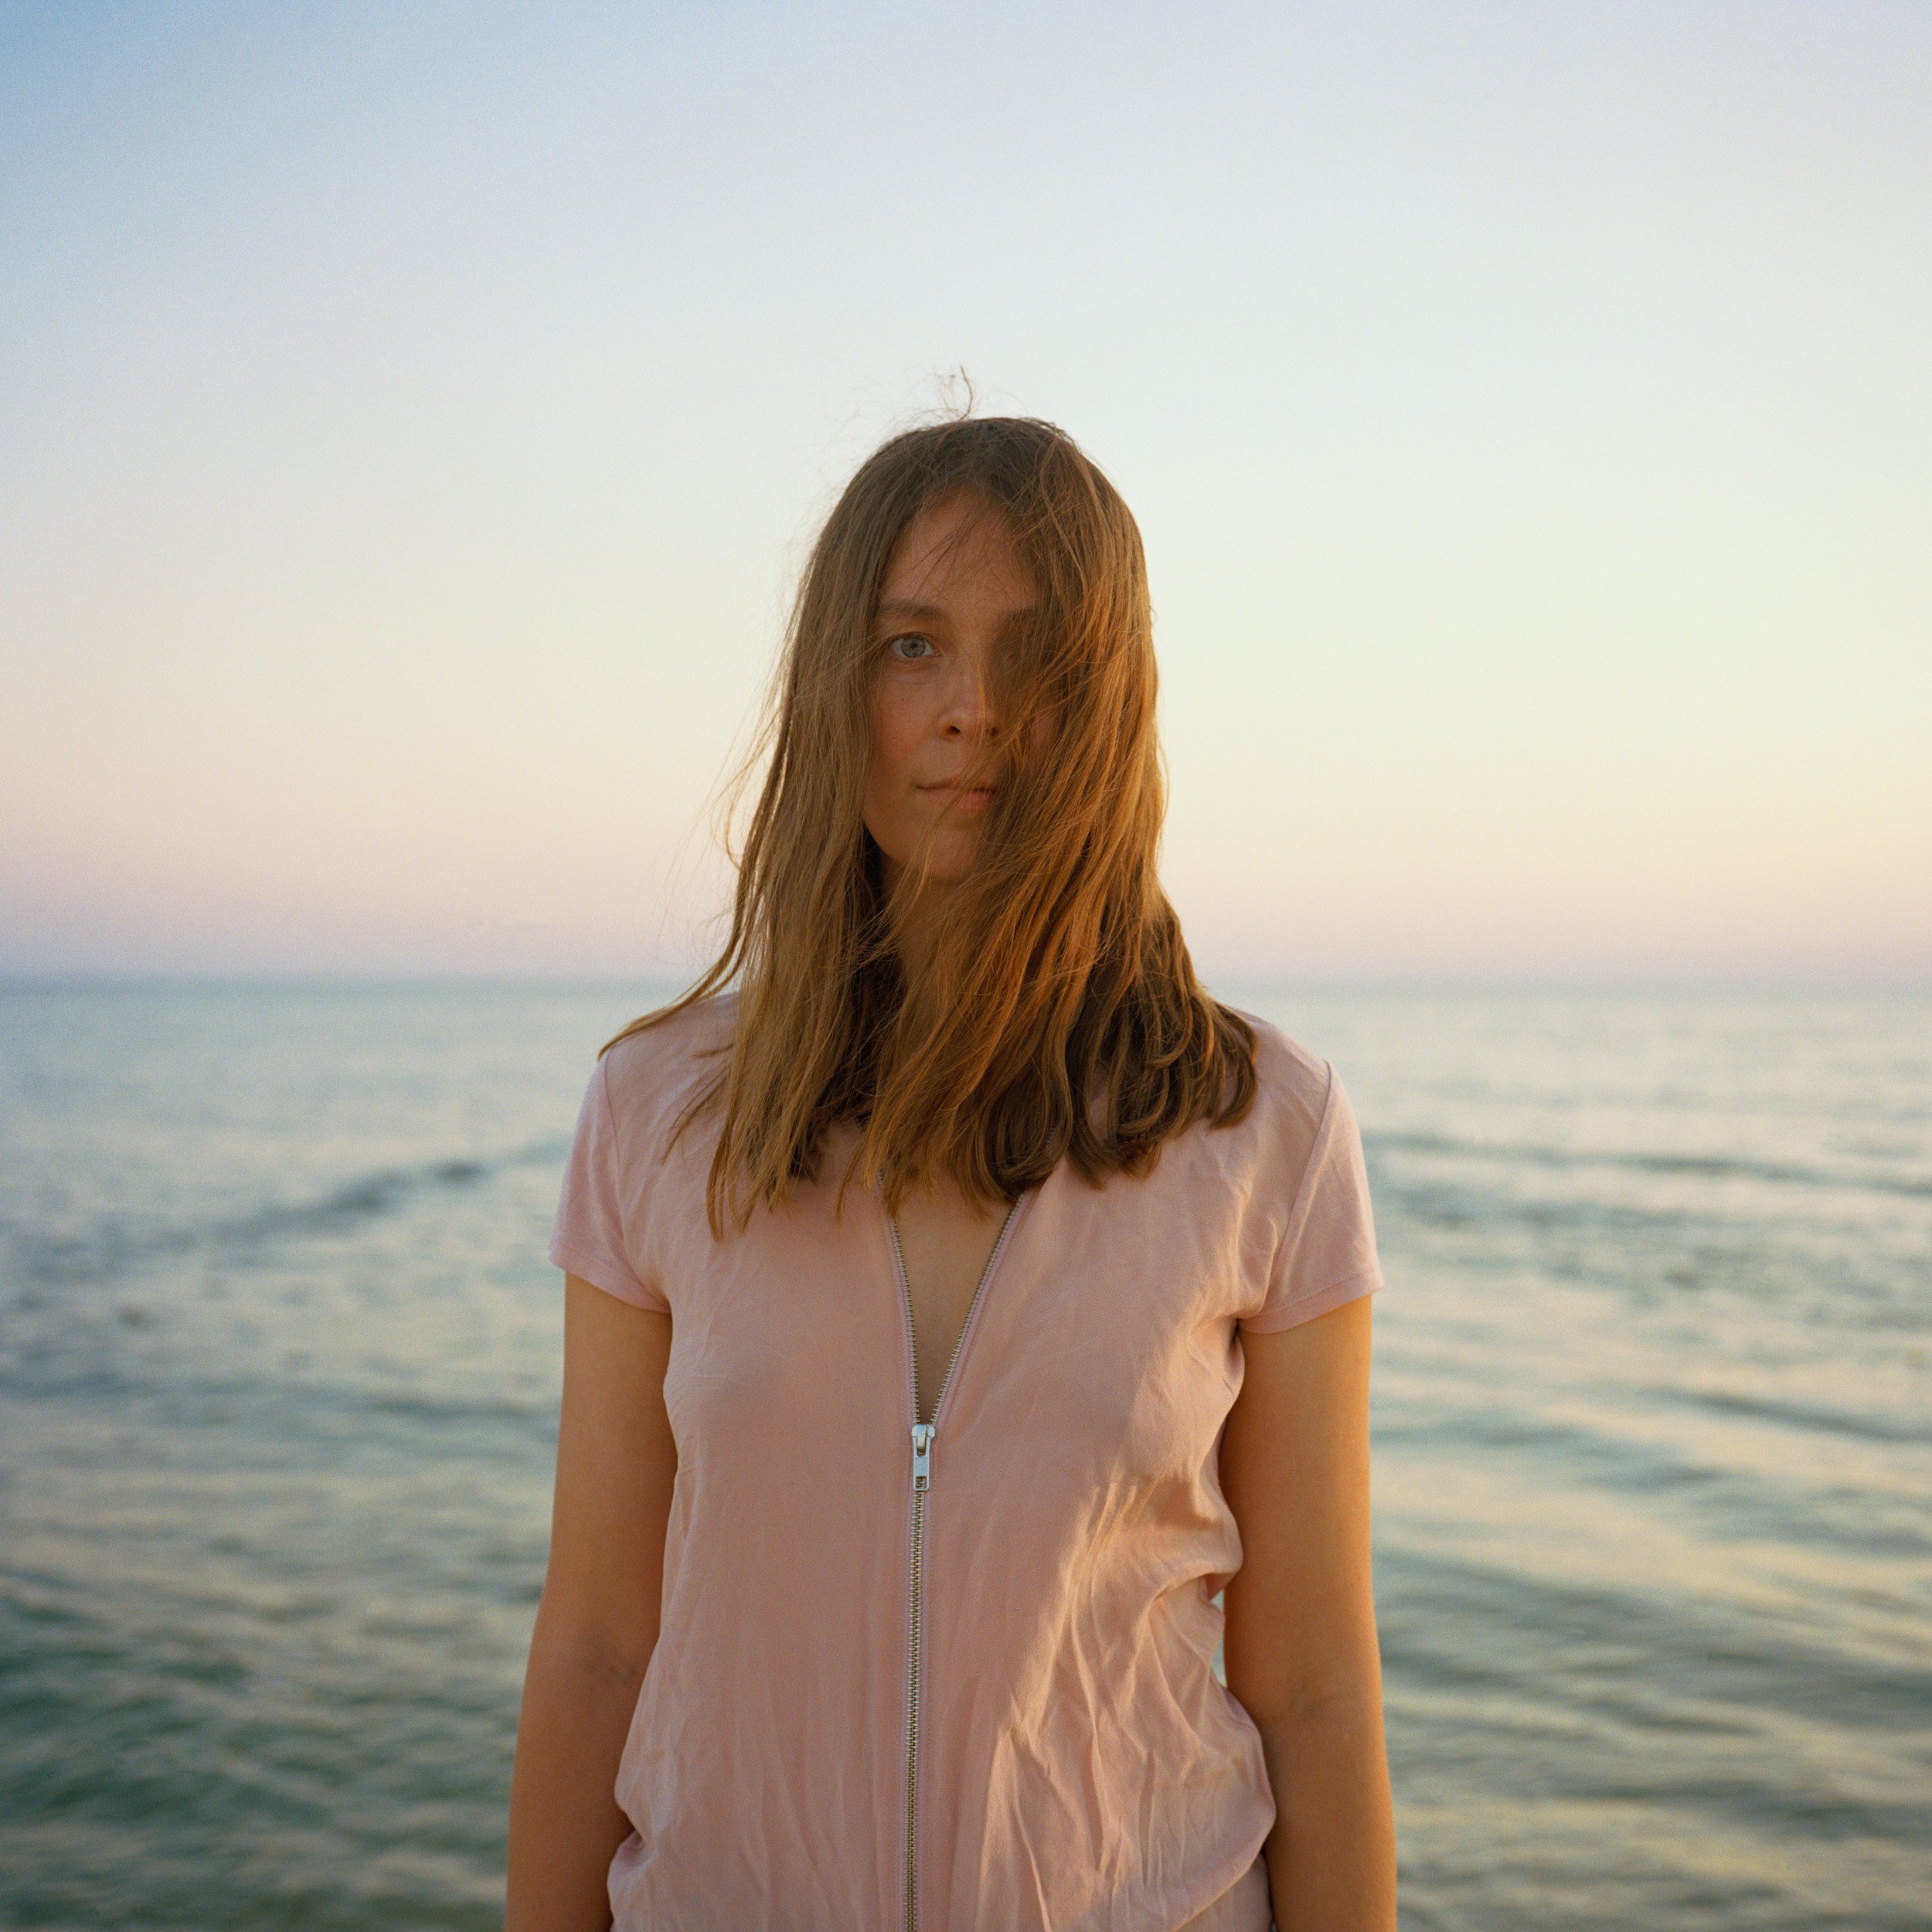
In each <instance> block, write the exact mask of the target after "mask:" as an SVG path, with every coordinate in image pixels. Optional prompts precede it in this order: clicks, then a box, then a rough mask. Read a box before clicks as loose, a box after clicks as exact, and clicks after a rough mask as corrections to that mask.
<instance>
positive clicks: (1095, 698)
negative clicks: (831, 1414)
mask: <svg viewBox="0 0 1932 1932" xmlns="http://www.w3.org/2000/svg"><path fill="white" fill-rule="evenodd" d="M960 496H964V497H966V498H968V499H969V500H976V501H977V502H978V505H981V507H982V508H983V509H985V511H986V512H989V513H992V514H995V515H998V516H999V517H1001V518H1002V519H1003V520H1004V522H1005V526H1006V529H1007V531H1008V532H1009V536H1010V537H1011V539H1012V543H1013V545H1014V547H1015V552H1016V553H1017V554H1018V556H1019V558H1020V559H1021V560H1022V562H1023V563H1025V564H1026V566H1027V567H1028V569H1029V570H1030V571H1031V573H1032V577H1033V580H1034V585H1035V589H1036V598H1037V603H1036V609H1035V612H1034V614H1033V617H1032V620H1031V621H1029V623H1028V624H1026V628H1025V631H1024V633H1023V634H1022V635H1020V636H1019V637H1017V638H1014V639H1012V641H1010V642H1009V644H1008V645H1005V646H1003V647H1002V650H1001V651H1000V652H999V653H998V662H996V663H995V666H994V667H993V668H992V681H993V683H994V686H995V689H994V690H993V692H992V709H993V715H994V716H995V719H997V720H998V726H999V729H998V731H997V733H994V734H989V738H990V740H991V742H990V743H989V745H988V748H987V750H986V751H985V753H983V754H982V755H981V757H980V758H979V759H978V761H977V762H976V764H975V766H974V767H973V773H974V775H975V776H978V775H988V776H992V775H995V774H996V786H997V788H996V794H995V798H994V799H993V801H992V804H991V806H990V808H988V810H987V811H986V813H985V818H984V820H983V821H982V830H981V835H980V838H979V842H978V848H977V852H976V855H975V859H974V862H973V863H972V866H971V869H970V870H969V871H968V872H967V873H965V874H964V876H961V877H960V878H959V879H956V880H954V881H952V882H950V883H949V885H948V886H947V891H948V894H949V899H948V904H947V912H946V915H945V917H944V920H942V921H940V922H937V923H938V924H939V926H940V930H939V931H938V933H937V937H935V939H934V942H933V947H932V951H931V953H930V958H929V961H927V967H926V970H924V971H923V972H921V973H920V974H919V975H915V976H913V977H912V978H910V980H909V979H908V978H907V976H906V975H903V974H902V973H901V971H900V964H899V961H898V958H897V957H896V954H895V953H894V951H893V946H892V941H891V935H892V933H893V930H895V923H896V919H897V918H898V917H899V916H900V914H902V913H903V910H904V906H905V905H906V903H910V899H911V897H912V896H913V895H915V894H917V893H920V892H922V891H924V890H927V889H930V881H929V879H927V874H926V870H925V866H924V865H923V862H921V863H920V864H915V865H909V866H905V867H903V868H902V869H901V871H900V875H899V876H898V878H897V879H896V883H895V886H894V888H893V889H894V892H895V893H898V894H901V895H903V899H902V900H901V902H900V904H898V905H894V904H892V903H888V898H887V894H886V890H885V888H884V886H883V876H884V873H883V866H882V864H881V854H880V852H879V849H878V847H877V845H876V843H875V842H874V841H873V839H872V836H871V835H870V833H869V832H868V831H867V830H866V826H865V824H864V821H863V817H862V808H863V804H864V798H865V792H866V779H867V772H868V766H869V760H870V756H871V737H872V689H873V682H874V679H875V678H876V675H877V672H878V666H879V660H880V657H881V654H882V651H883V642H884V640H883V638H882V637H881V636H880V634H879V631H878V630H877V628H876V617H877V613H876V606H877V604H878V600H879V594H880V589H881V586H882V584H883V581H884V578H885V576H886V569H887V566H888V563H889V560H890V559H891V556H892V554H893V549H894V546H896V544H897V543H898V542H899V540H900V537H901V536H903V534H904V533H905V532H906V529H907V527H908V526H909V525H910V524H911V522H913V519H914V518H915V517H917V515H919V514H920V512H921V511H922V510H924V509H927V508H929V507H930V506H933V505H937V504H938V503H940V502H944V501H947V500H948V499H951V498H956V497H960ZM1155 684H1156V676H1155V662H1154V642H1153V625H1152V615H1151V609H1150V607H1149V604H1148V589H1147V566H1146V560H1145V556H1144V554H1143V552H1142V549H1141V537H1140V532H1139V530H1138V528H1137V527H1136V526H1135V524H1134V519H1133V517H1132V515H1131V513H1130V512H1128V508H1127V505H1125V503H1124V502H1122V501H1121V498H1120V496H1119V495H1118V493H1117V492H1116V491H1115V490H1114V487H1113V485H1111V483H1109V482H1108V481H1107V478H1105V477H1104V475H1102V474H1101V473H1100V470H1099V469H1098V468H1097V467H1096V466H1095V465H1094V464H1093V463H1092V462H1091V461H1090V460H1089V459H1088V458H1087V457H1086V455H1084V454H1083V453H1082V451H1080V449H1079V448H1078V447H1077V446H1076V445H1075V444H1074V443H1073V440H1072V439H1071V438H1070V437H1068V436H1067V435H1066V434H1065V433H1064V432H1063V431H1062V430H1059V429H1056V427H1053V425H1052V424H1051V423H1043V422H1036V421H1033V420H1029V419H1024V418H1019V417H966V418H964V419H961V420H951V421H947V422H942V423H937V424H934V425H931V426H930V427H922V428H918V429H914V430H908V431H906V433H904V434H900V435H898V436H895V437H893V438H892V439H891V440H889V442H887V443H886V444H884V445H883V447H881V448H879V450H877V451H875V453H874V454H872V456H871V457H869V459H868V460H867V461H866V462H865V463H864V464H862V466H861V468H859V471H858V472H857V474H855V476H854V477H853V478H852V481H851V482H850V483H849V485H847V486H846V488H845V492H844V493H843V495H841V497H840V498H839V499H838V503H837V505H835V507H834V509H833V510H832V514H831V515H830V516H829V518H828V519H827V520H826V522H825V527H824V529H822V530H821V532H820V534H819V536H818V541H817V543H816V544H815V546H814V548H813V549H812V552H811V557H810V560H809V561H808V563H807V565H806V568H805V572H804V579H803V580H802V582H801V584H800V587H799V590H798V597H797V600H796V603H795V604H794V609H793V613H792V617H791V626H790V629H789V632H788V634H787V645H786V649H785V651H784V656H783V658H782V660H781V664H780V665H779V668H778V673H777V679H776V682H775V684H774V692H773V700H772V703H771V705H770V707H769V710H768V713H767V720H766V723H765V726H764V733H763V735H762V736H761V739H760V743H759V745H758V746H757V748H756V749H755V750H754V752H753V758H754V759H755V758H756V757H760V756H761V755H762V754H763V752H764V750H766V749H767V747H768V748H769V750H770V767H769V769H768V770H767V774H766V777H765V780H764V786H763V789H762V791H761V792H760V796H759V798H758V801H757V807H756V808H755V809H754V811H753V814H752V816H751V818H750V825H749V827H748V829H747V833H746V835H745V838H744V842H743V849H742V852H740V854H739V855H737V856H738V870H737V886H736V896H735V900H734V903H733V910H732V919H731V929H730V937H729V939H728V940H726V944H725V945H724V947H723V950H722V951H720V952H719V954H718V957H716V959H715V960H714V961H713V962H712V964H710V966H709V968H706V971H704V973H703V974H702V975H701V976H700V977H699V979H698V980H697V981H696V983H695V984H693V985H692V987H691V988H689V991H687V992H685V993H684V994H683V995H681V996H680V997H679V998H678V999H677V1000H675V1002H672V1004H671V1005H668V1006H665V1007H662V1008H660V1009H658V1010H656V1011H655V1012H651V1013H648V1014H646V1015H644V1017H643V1018H641V1019H638V1020H635V1021H634V1022H632V1023H631V1025H630V1026H628V1027H626V1028H625V1029H624V1031H623V1032H621V1033H619V1034H617V1036H616V1037H615V1038H614V1039H612V1040H611V1042H609V1043H608V1044H607V1047H606V1049H605V1050H606V1051H608V1050H609V1046H615V1045H616V1044H617V1040H620V1039H625V1038H627V1037H628V1036H629V1035H631V1034H632V1033H634V1032H639V1031H641V1030H642V1029H645V1028H647V1027H651V1026H657V1025H658V1024H660V1023H662V1022H663V1021H665V1020H666V1019H669V1018H670V1017H671V1016H672V1015H673V1014H675V1013H678V1012H682V1011H683V1010H684V1009H685V1008H686V1007H689V1006H690V1005H693V1004H694V1003H695V1002H698V1001H699V1000H702V999H705V998H709V997H710V996H712V995H714V994H716V993H718V992H721V991H723V990H724V989H726V988H729V987H730V985H732V983H733V981H736V985H737V992H738V1000H737V1011H736V1024H735V1026H734V1027H733V1033H732V1038H731V1040H730V1049H729V1059H728V1060H724V1061H723V1063H722V1064H721V1065H720V1066H719V1070H718V1071H717V1073H716V1074H715V1075H714V1076H713V1078H712V1079H711V1080H709V1082H708V1083H706V1084H704V1085H703V1086H702V1087H701V1088H700V1090H699V1091H698V1093H697V1094H696V1097H695V1098H694V1099H693V1100H692V1104H690V1106H689V1107H687V1108H686V1110H685V1113H684V1114H683V1116H682V1118H681V1119H680V1121H679V1127H678V1131H679V1132H682V1131H684V1129H685V1128H686V1127H688V1126H689V1124H691V1122H692V1120H693V1119H695V1118H696V1116H697V1115H698V1114H700V1113H702V1112H704V1111H707V1110H709V1109H711V1108H712V1107H714V1106H716V1105H718V1104H721V1105H722V1114H723V1117H722V1121H721V1122H720V1125H719V1138H718V1141H717V1145H716V1152H715V1154H714V1155H713V1161H712V1166H711V1174H710V1181H709V1188H708V1190H707V1193H706V1209H707V1213H708V1215H709V1220H710V1224H711V1228H712V1231H713V1235H714V1236H716V1238H719V1239H722V1238H723V1234H724V1232H725V1229H726V1225H727V1223H736V1225H737V1226H740V1227H743V1226H745V1225H746V1224H747V1223H748V1222H749V1220H750V1217H751V1214H752V1213H753V1209H755V1208H756V1207H757V1206H758V1205H759V1204H760V1203H764V1204H766V1205H768V1206H769V1205H775V1204H777V1203H778V1202H781V1201H782V1200H783V1199H784V1198H785V1197H786V1196H787V1192H788V1191H789V1188H790V1185H791V1182H793V1181H794V1179H812V1178H814V1177H815V1176H816V1175H817V1173H818V1167H819V1164H820V1161H821V1155H822V1153H823V1149H824V1145H825V1131H826V1129H827V1128H828V1126H830V1125H831V1124H832V1122H834V1121H838V1120H841V1119H844V1120H846V1121H851V1122H852V1123H853V1124H855V1126H856V1127H857V1128H858V1129H859V1141H858V1145H857V1148H856V1150H855V1153H854V1154H853V1155H852V1160H851V1162H850V1163H849V1165H848V1167H847V1169H846V1171H845V1175H843V1176H842V1181H841V1186H840V1190H839V1199H841V1200H842V1199H843V1195H844V1189H845V1187H846V1186H848V1185H862V1186H870V1185H875V1184H876V1185H878V1186H879V1189H880V1190H881V1192H882V1193H883V1198H884V1200H885V1202H886V1206H887V1208H888V1209H889V1210H893V1211H896V1209H897V1208H898V1207H899V1206H900V1203H901V1202H902V1201H903V1199H905V1197H906V1194H907V1192H909V1191H910V1190H911V1189H914V1188H916V1187H917V1186H919V1185H920V1184H921V1183H922V1182H924V1181H925V1180H927V1179H930V1178H933V1177H934V1176H937V1175H940V1174H946V1175H951V1177H952V1178H953V1179H954V1180H955V1181H956V1182H957V1184H958V1185H959V1186H960V1187H961V1189H963V1190H964V1192H965V1193H966V1194H967V1196H968V1197H969V1198H970V1199H973V1200H975V1201H976V1202H980V1203H981V1204H984V1205H987V1206H992V1205H995V1204H997V1203H998V1202H1001V1201H1005V1200H1011V1199H1014V1198H1015V1197H1016V1196H1018V1194H1019V1192H1021V1191H1022V1189H1025V1188H1027V1187H1029V1186H1031V1185H1033V1184H1035V1183H1036V1182H1039V1181H1042V1180H1043V1179H1045V1178H1046V1175H1048V1174H1049V1173H1050V1172H1052V1171H1053V1168H1054V1167H1055V1166H1056V1165H1057V1163H1058V1162H1060V1159H1061V1158H1062V1157H1063V1156H1064V1157H1065V1158H1067V1159H1068V1160H1069V1162H1070V1164H1071V1165H1072V1166H1073V1168H1074V1169H1075V1171H1076V1172H1078V1173H1079V1174H1080V1175H1081V1177H1082V1178H1083V1179H1085V1180H1086V1181H1087V1182H1089V1183H1090V1184H1092V1185H1096V1186H1098V1185H1103V1184H1104V1182H1105V1181H1106V1179H1107V1176H1108V1175H1110V1174H1113V1173H1124V1174H1128V1175H1137V1174H1141V1173H1145V1172H1148V1170H1150V1169H1151V1168H1152V1167H1153V1165H1154V1164H1155V1162H1156V1161H1157V1160H1158V1158H1159V1156H1160V1150H1161V1148H1162V1145H1163V1143H1164V1142H1165V1141H1167V1140H1168V1138H1171V1137H1172V1136H1173V1135H1175V1134H1179V1133H1180V1132H1181V1131H1182V1130H1183V1129H1185V1128H1188V1127H1189V1126H1190V1125H1192V1124H1193V1123H1194V1122H1195V1121H1199V1120H1202V1119H1207V1120H1209V1121H1211V1122H1212V1123H1213V1124H1216V1125H1220V1124H1228V1123H1230V1122H1232V1121H1237V1120H1239V1119H1240V1118H1241V1117H1243V1115H1244V1114H1246V1113H1247V1111H1248V1109H1249V1107H1250V1106H1251V1105H1252V1104H1253V1099H1254V1094H1255V1070H1254V1034H1253V1029H1252V1028H1251V1027H1250V1026H1249V1025H1248V1024H1247V1022H1246V1021H1245V1020H1243V1019H1242V1018H1241V1017H1240V1015H1238V1014H1236V1013H1235V1012H1232V1011H1231V1010H1230V1009H1228V1008H1226V1007H1225V1006H1223V1005H1220V1004H1219V1002H1216V1001H1215V1000H1213V999H1211V998H1209V997H1208V995H1207V994H1206V992H1204V991H1203V990H1202V987H1201V985H1200V983H1199V980H1198V979H1197V978H1196V975H1195V972H1194V968H1193V965H1192V961H1190V960H1189V956H1188V951H1187V947H1186V946H1185V944H1183V942H1182V937H1181V928H1180V923H1179V920H1178V919H1177V918H1176V917H1175V913H1174V909H1173V907H1172V906H1171V905H1170V904H1169V903H1168V900H1167V897H1166V895H1165V893H1163V892H1162V889H1161V886H1160V882H1159V879H1158V876H1156V871H1155V862H1156V858H1157V854H1158V845H1159V839H1160V831H1161V822H1162V818H1163V816H1164V815H1165V809H1166V787H1165V779H1164V776H1163V771H1162V759H1161V753H1160V747H1159V744H1158V740H1157V738H1156V736H1155ZM747 769H749V767H747ZM722 1058H723V1056H722V1055H721V1060H722Z"/></svg>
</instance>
